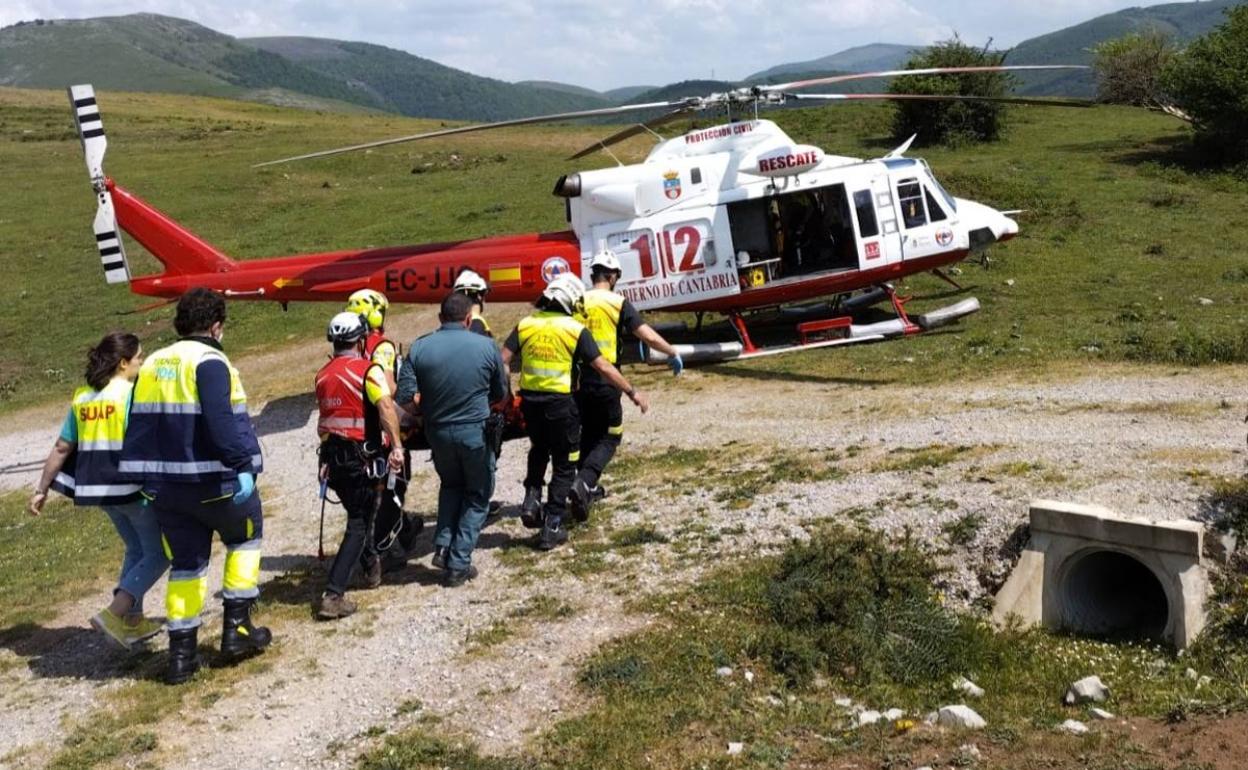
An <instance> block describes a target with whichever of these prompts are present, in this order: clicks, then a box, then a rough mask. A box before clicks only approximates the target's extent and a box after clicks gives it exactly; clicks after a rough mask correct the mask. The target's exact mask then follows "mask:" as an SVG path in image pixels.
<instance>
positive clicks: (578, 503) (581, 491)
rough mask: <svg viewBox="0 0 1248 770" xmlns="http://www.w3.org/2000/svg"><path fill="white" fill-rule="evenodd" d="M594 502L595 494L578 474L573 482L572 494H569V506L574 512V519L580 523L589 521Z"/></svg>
mask: <svg viewBox="0 0 1248 770" xmlns="http://www.w3.org/2000/svg"><path fill="white" fill-rule="evenodd" d="M593 504H594V495H593V492H592V491H591V490H590V488H589V485H588V484H586V483H585V479H583V478H581V477H580V476H577V478H576V481H573V482H572V494H570V495H568V508H569V509H570V510H571V512H572V520H573V521H574V522H576V523H578V524H581V523H584V522H586V521H589V509H590V506H592V505H593Z"/></svg>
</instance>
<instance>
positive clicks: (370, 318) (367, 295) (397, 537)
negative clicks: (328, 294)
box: [346, 289, 425, 588]
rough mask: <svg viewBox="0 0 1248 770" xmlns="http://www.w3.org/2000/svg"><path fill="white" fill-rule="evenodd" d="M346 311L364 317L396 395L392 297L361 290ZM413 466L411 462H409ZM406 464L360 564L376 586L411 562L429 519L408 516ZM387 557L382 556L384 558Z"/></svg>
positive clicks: (373, 354)
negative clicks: (389, 327)
mask: <svg viewBox="0 0 1248 770" xmlns="http://www.w3.org/2000/svg"><path fill="white" fill-rule="evenodd" d="M346 311H347V312H348V313H356V314H358V315H359V316H360V318H362V319H363V321H364V325H365V327H366V328H367V330H368V336H367V337H366V338H365V340H364V355H365V356H366V357H367V358H368V359H369V360H371V361H372V362H373V363H374V364H376V365H377V366H379V367H381V370H382V372H384V373H385V378H386V384H387V387H388V388H389V390H390V393H391V394H393V393H394V392H395V391H396V390H397V389H398V367H399V364H400V361H401V358H400V354H399V345H398V343H396V342H395V341H394V340H392V339H390V338H389V337H388V336H387V335H386V314H387V313H388V312H389V311H390V300H389V299H387V298H386V295H384V294H382V293H381V292H379V291H375V290H373V289H360V290H359V291H357V292H355V293H353V294H352V295H351V296H350V297H348V298H347V307H346ZM409 465H410V464H409ZM409 471H410V469H409V468H408V467H407V466H405V468H404V472H403V473H400V474H398V477H397V478H396V479H395V484H394V489H393V490H390V491H391V492H392V494H387V495H386V496H385V499H384V500H383V501H382V505H381V510H380V511H378V514H377V520H376V521H375V522H374V527H375V529H376V534H377V543H378V544H379V545H380V547H379V548H378V549H377V552H376V553H374V552H373V551H372V550H371V549H366V550H365V552H364V554H363V556H362V557H361V558H362V559H363V561H361V562H360V566H361V567H362V568H363V580H364V584H365V585H366V586H369V587H371V588H375V587H377V586H379V585H381V573H382V570H383V568H384V569H386V570H392V569H399V568H402V566H403V565H404V564H406V563H407V556H408V554H409V553H411V551H412V549H413V548H414V547H415V545H416V538H417V536H418V535H419V534H420V530H421V528H422V527H424V525H425V522H424V520H423V519H421V518H420V517H419V516H408V515H406V514H405V513H403V500H404V498H406V496H407V479H408V477H409V476H410V475H411V474H410V472H409ZM383 556H384V557H386V558H384V560H383V559H382V557H383Z"/></svg>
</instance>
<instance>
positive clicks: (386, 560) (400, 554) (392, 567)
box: [381, 543, 410, 573]
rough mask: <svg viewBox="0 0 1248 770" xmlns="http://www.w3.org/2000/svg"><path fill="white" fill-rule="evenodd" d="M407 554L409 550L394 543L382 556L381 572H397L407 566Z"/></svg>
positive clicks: (408, 554)
mask: <svg viewBox="0 0 1248 770" xmlns="http://www.w3.org/2000/svg"><path fill="white" fill-rule="evenodd" d="M409 556H410V553H409V551H408V550H407V549H406V548H403V547H402V546H400V545H398V544H397V543H396V544H395V545H394V546H392V547H391V548H390V550H388V551H386V555H385V556H384V557H383V558H382V560H381V571H382V572H383V573H387V572H398V571H399V570H401V569H403V568H404V567H406V566H407V560H408V557H409Z"/></svg>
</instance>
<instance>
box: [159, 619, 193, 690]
mask: <svg viewBox="0 0 1248 770" xmlns="http://www.w3.org/2000/svg"><path fill="white" fill-rule="evenodd" d="M198 670H199V626H195V627H194V628H179V629H176V630H170V631H169V667H168V668H167V669H166V670H165V683H166V684H182V683H183V682H185V681H186V680H188V679H190V678H191V677H193V676H195V672H196V671H198Z"/></svg>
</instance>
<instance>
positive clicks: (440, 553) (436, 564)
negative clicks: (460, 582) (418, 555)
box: [429, 545, 451, 569]
mask: <svg viewBox="0 0 1248 770" xmlns="http://www.w3.org/2000/svg"><path fill="white" fill-rule="evenodd" d="M450 550H451V549H449V548H447V547H446V546H444V545H435V546H434V547H433V558H432V559H430V560H429V563H430V564H432V565H433V568H434V569H446V555H447V552H448V551H450Z"/></svg>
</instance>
